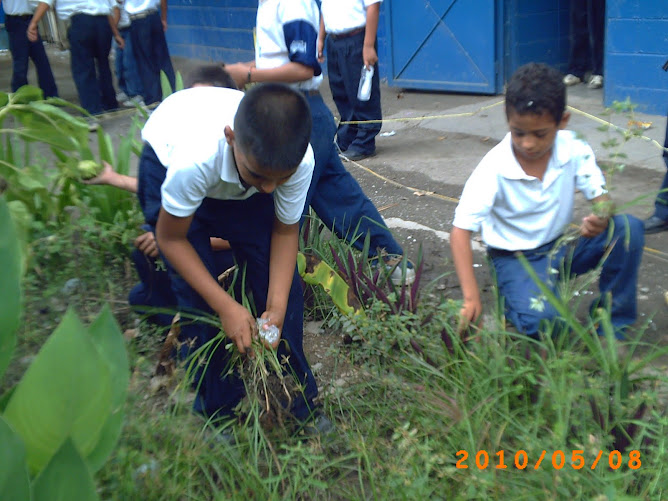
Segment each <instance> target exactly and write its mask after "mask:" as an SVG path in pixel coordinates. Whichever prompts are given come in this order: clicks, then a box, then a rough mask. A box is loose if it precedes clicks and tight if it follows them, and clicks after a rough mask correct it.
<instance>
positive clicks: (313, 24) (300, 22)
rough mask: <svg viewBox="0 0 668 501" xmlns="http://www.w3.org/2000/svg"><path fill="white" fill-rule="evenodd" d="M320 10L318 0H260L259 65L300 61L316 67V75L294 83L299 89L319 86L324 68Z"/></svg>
mask: <svg viewBox="0 0 668 501" xmlns="http://www.w3.org/2000/svg"><path fill="white" fill-rule="evenodd" d="M319 29H320V11H319V10H318V5H317V4H316V3H315V0H260V2H259V4H258V8H257V20H256V27H255V65H256V66H257V68H258V69H267V68H278V67H279V66H283V65H284V64H286V63H289V62H291V61H292V62H297V63H300V64H303V65H305V66H309V67H311V68H313V77H312V78H310V79H308V80H304V81H301V82H294V83H290V84H288V85H290V86H291V87H294V88H295V89H299V90H306V91H308V90H318V89H319V88H320V83H321V82H322V78H323V77H322V69H321V67H320V63H318V57H317V54H316V52H317V47H316V45H317V40H318V30H319Z"/></svg>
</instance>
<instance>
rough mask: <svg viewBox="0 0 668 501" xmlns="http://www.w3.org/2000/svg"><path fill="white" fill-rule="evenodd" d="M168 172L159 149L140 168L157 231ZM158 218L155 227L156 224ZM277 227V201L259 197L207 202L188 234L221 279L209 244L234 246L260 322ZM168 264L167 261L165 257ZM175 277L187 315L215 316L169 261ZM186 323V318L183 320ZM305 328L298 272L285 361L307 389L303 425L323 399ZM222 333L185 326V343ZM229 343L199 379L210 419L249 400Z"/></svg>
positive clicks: (300, 409)
mask: <svg viewBox="0 0 668 501" xmlns="http://www.w3.org/2000/svg"><path fill="white" fill-rule="evenodd" d="M165 172H166V169H165V167H164V166H163V165H162V164H161V163H160V161H159V160H158V158H157V156H156V155H155V152H154V151H153V149H152V148H151V147H150V146H149V145H148V144H147V145H145V146H144V150H143V152H142V156H141V159H140V162H139V187H138V188H139V190H138V192H137V194H138V196H139V201H140V204H141V206H142V209H143V210H144V217H146V218H147V222H148V223H149V224H153V225H155V222H157V214H158V212H159V210H160V187H161V186H162V183H163V181H164V178H165ZM153 218H155V220H154V221H152V219H153ZM273 223H274V200H273V197H272V196H271V195H265V194H261V193H257V194H255V195H253V196H251V197H250V198H248V199H246V200H214V199H212V198H206V199H204V202H203V203H202V205H201V206H200V207H199V209H197V211H196V212H195V215H194V218H193V221H192V223H191V225H190V229H189V230H188V241H189V242H190V243H191V244H192V246H193V247H194V248H195V250H196V251H197V254H198V255H199V256H200V258H201V259H202V262H203V263H204V265H205V266H206V267H207V269H208V270H209V272H210V273H211V275H212V276H214V277H217V274H216V268H215V260H214V256H213V251H212V249H211V244H210V241H209V238H210V237H212V236H216V237H220V238H224V239H226V240H228V241H229V242H230V245H231V247H232V249H233V251H234V256H235V259H236V261H237V263H239V265H240V267H242V269H243V267H244V265H245V273H246V278H245V280H246V284H247V286H248V287H249V289H250V291H249V292H250V293H251V294H252V298H253V304H254V305H255V309H256V313H257V315H258V316H259V315H260V314H262V313H263V312H264V311H265V308H266V304H267V290H268V287H269V250H270V244H271V232H272V228H273ZM163 259H164V256H163ZM165 263H166V264H167V268H168V270H169V273H170V280H171V283H172V290H173V291H174V294H175V296H176V298H177V301H178V306H179V310H180V311H181V312H186V313H199V314H201V313H202V312H204V313H208V314H212V313H213V312H212V310H211V308H210V307H209V305H208V304H207V303H206V302H205V301H204V300H203V299H202V298H201V296H200V295H199V294H198V293H197V292H195V291H194V290H193V289H192V288H191V287H190V285H188V283H187V282H186V281H185V280H184V279H183V278H182V277H181V276H179V275H178V273H176V271H175V270H174V269H173V268H172V267H171V265H170V264H169V262H168V261H167V260H166V259H165ZM182 317H183V315H182ZM303 322H304V296H303V292H302V287H301V282H300V278H299V274H298V272H297V266H296V265H295V272H294V275H293V279H292V287H291V289H290V294H289V297H288V307H287V312H286V315H285V322H284V324H283V332H282V335H281V338H282V340H281V343H280V345H279V348H278V357H279V360H280V359H282V357H286V358H287V360H288V363H289V366H290V367H289V368H290V371H291V372H292V373H293V374H294V375H295V377H296V378H297V379H298V380H299V382H300V384H302V385H303V386H304V392H303V394H300V395H296V396H295V400H294V402H293V406H292V409H291V411H292V413H293V415H294V416H295V417H296V418H297V419H301V420H304V419H306V418H308V416H309V415H310V413H311V412H312V410H313V399H314V398H315V397H316V396H317V394H318V388H317V386H316V382H315V379H314V377H313V373H312V372H311V369H310V367H309V365H308V362H307V361H306V357H305V355H304V350H303V346H302V338H303V327H304V325H303ZM219 332H220V328H219V327H216V326H212V325H209V324H205V323H201V322H192V323H189V322H186V321H182V322H181V340H189V339H192V340H194V348H198V347H200V346H202V345H203V344H204V343H206V342H208V341H210V340H212V339H214V338H215V337H216V336H217V335H218V333H219ZM225 344H226V342H225V341H224V342H222V343H219V344H218V346H217V348H216V349H215V351H214V352H213V353H212V354H211V356H210V357H209V363H208V366H207V367H206V368H205V369H204V370H203V371H202V372H201V373H198V374H197V375H196V377H197V385H196V387H197V397H196V399H195V403H194V409H195V411H197V412H201V413H203V414H205V415H207V416H216V417H225V416H228V415H231V414H232V412H233V409H234V407H235V406H236V405H237V404H238V403H239V401H240V400H241V398H242V397H243V395H244V388H243V383H242V381H241V379H240V378H239V377H238V375H237V374H236V372H234V371H231V372H228V371H229V370H230V367H228V362H229V359H230V355H229V352H228V351H226V350H225V348H224V345H225Z"/></svg>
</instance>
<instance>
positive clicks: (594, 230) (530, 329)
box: [451, 63, 644, 338]
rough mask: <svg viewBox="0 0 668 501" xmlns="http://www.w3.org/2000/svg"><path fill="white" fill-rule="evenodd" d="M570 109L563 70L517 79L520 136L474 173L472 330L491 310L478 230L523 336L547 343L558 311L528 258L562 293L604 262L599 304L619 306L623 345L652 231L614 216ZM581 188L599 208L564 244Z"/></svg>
mask: <svg viewBox="0 0 668 501" xmlns="http://www.w3.org/2000/svg"><path fill="white" fill-rule="evenodd" d="M565 110H566V89H565V86H564V84H563V81H562V75H561V74H560V73H559V72H558V71H557V70H556V69H553V68H550V67H548V66H546V65H543V64H536V63H529V64H527V65H525V66H522V67H521V68H519V69H518V70H517V71H516V73H515V74H514V75H513V76H512V77H511V79H510V81H509V82H508V86H507V90H506V118H507V120H508V127H509V129H510V132H509V133H508V134H507V135H506V137H505V138H504V139H503V140H502V141H501V142H500V143H499V144H498V145H497V146H495V147H494V148H493V149H492V150H491V151H490V152H489V153H488V154H487V155H485V157H484V158H483V159H482V161H481V162H480V163H479V164H478V166H477V167H476V169H475V170H474V171H473V173H472V174H471V177H470V178H469V179H468V181H467V182H466V185H465V186H464V191H463V193H462V197H461V200H460V202H459V205H458V206H457V209H456V211H455V218H454V222H453V226H454V228H453V230H452V235H451V247H452V253H453V259H454V262H455V268H456V271H457V276H458V278H459V282H460V284H461V287H462V294H463V299H464V302H463V306H462V309H461V312H460V314H461V320H462V322H463V325H466V324H467V323H468V322H474V321H476V320H477V319H478V318H479V317H480V314H481V312H482V303H481V300H480V292H479V289H478V285H477V282H476V279H475V275H474V273H473V266H472V264H473V254H472V250H471V242H470V239H471V233H473V232H475V231H480V232H481V233H482V239H483V241H484V242H485V244H487V249H488V250H487V253H488V256H489V258H490V260H491V262H492V265H493V268H494V273H495V274H496V280H497V285H498V292H499V296H500V297H501V299H502V301H503V304H504V307H505V314H506V318H507V319H508V320H509V321H510V322H511V323H512V324H513V325H514V326H515V327H516V328H517V329H518V330H519V331H521V332H523V333H525V334H528V335H530V336H537V335H538V333H539V331H540V330H541V328H544V327H545V326H546V325H549V323H550V322H552V321H554V320H556V319H557V318H558V313H557V311H556V310H555V308H554V307H553V306H552V305H551V304H549V302H547V301H546V300H542V301H541V296H542V293H541V292H540V289H539V287H538V285H536V283H535V282H534V280H533V279H532V278H531V276H530V275H529V273H528V272H527V271H526V270H525V268H524V267H523V265H522V263H521V262H520V261H519V259H518V258H517V255H516V254H517V253H518V252H519V253H522V254H523V255H524V257H525V258H526V260H527V261H528V263H529V265H530V266H531V268H532V269H533V271H534V272H535V274H536V275H537V276H538V278H539V279H540V280H541V281H542V282H544V283H545V284H546V285H547V286H548V287H549V288H550V289H551V290H552V291H553V292H555V293H557V281H558V280H559V278H560V275H563V274H564V270H568V272H569V273H570V275H578V274H582V273H585V272H587V271H589V270H591V269H593V268H595V267H597V266H599V264H600V265H601V272H600V280H599V290H600V297H599V298H598V299H596V300H595V301H594V303H593V305H592V306H593V307H595V306H596V305H600V306H605V307H607V308H610V311H611V317H612V324H613V326H614V328H615V335H616V336H617V337H618V338H623V334H624V330H625V328H626V327H627V326H629V325H631V324H633V323H634V322H635V320H636V316H637V311H636V288H637V282H638V267H639V266H640V260H641V257H642V250H643V245H644V236H643V224H642V222H641V221H640V220H639V219H637V218H635V217H633V216H630V215H612V214H613V210H612V203H611V201H610V198H609V195H608V192H607V190H606V186H605V178H604V176H603V173H602V172H601V170H600V169H599V167H598V165H597V164H596V160H595V158H594V152H593V151H592V149H591V147H590V146H589V145H587V144H586V143H585V142H584V141H582V140H580V139H578V138H577V137H576V135H575V133H573V132H571V131H566V130H564V129H565V127H566V125H567V124H568V120H569V118H570V114H569V113H568V112H566V111H565ZM576 189H577V190H579V191H580V192H582V194H583V195H584V196H585V197H586V198H587V199H588V200H589V201H591V202H592V203H593V206H594V211H593V213H592V214H590V215H588V216H586V217H585V218H583V220H582V222H581V225H580V230H579V233H580V236H579V238H577V240H576V241H575V242H573V243H571V244H569V245H561V244H560V243H559V242H558V241H559V239H560V237H561V236H562V235H563V234H564V232H565V231H566V229H567V227H568V225H569V224H570V223H571V221H572V219H573V206H574V196H575V190H576ZM601 261H602V263H601ZM608 298H611V301H608Z"/></svg>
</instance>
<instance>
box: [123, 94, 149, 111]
mask: <svg viewBox="0 0 668 501" xmlns="http://www.w3.org/2000/svg"><path fill="white" fill-rule="evenodd" d="M123 106H125V107H126V108H136V107H137V106H139V107H141V108H144V107H145V106H146V104H145V103H144V100H143V99H142V97H141V96H134V97H131V98H128V99H126V100H125V101H123Z"/></svg>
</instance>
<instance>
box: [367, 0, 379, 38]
mask: <svg viewBox="0 0 668 501" xmlns="http://www.w3.org/2000/svg"><path fill="white" fill-rule="evenodd" d="M379 17H380V2H377V3H374V4H372V5H369V7H368V8H367V9H366V27H365V29H364V45H365V46H366V47H375V46H376V36H377V34H378V18H379Z"/></svg>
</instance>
